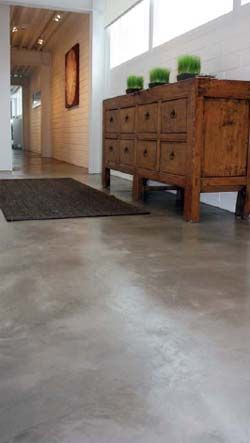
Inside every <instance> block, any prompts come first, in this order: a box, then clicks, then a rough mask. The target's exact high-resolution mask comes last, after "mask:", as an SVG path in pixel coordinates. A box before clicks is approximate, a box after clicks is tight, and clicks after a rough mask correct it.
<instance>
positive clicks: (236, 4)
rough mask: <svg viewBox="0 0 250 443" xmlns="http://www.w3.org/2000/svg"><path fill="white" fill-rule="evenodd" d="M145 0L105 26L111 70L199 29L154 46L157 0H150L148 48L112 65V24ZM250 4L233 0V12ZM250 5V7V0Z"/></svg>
mask: <svg viewBox="0 0 250 443" xmlns="http://www.w3.org/2000/svg"><path fill="white" fill-rule="evenodd" d="M142 1H143V0H138V1H137V2H136V3H135V4H133V5H132V6H131V7H130V8H128V9H126V10H125V11H124V12H123V13H122V14H120V15H119V16H118V17H117V18H116V19H115V20H113V21H112V22H110V23H108V24H107V25H106V26H105V30H106V45H105V46H106V48H107V58H106V60H107V62H106V63H107V64H106V66H107V68H108V69H109V70H113V69H116V68H119V67H120V66H122V65H123V64H125V63H128V62H129V61H131V60H133V59H135V58H137V57H140V56H142V55H143V54H146V53H147V52H149V53H150V52H151V51H154V50H157V48H159V47H160V46H161V45H164V44H167V43H168V42H170V41H172V40H174V39H176V38H180V37H181V36H183V35H185V34H186V33H188V32H193V31H195V29H197V28H193V29H190V31H186V32H184V33H183V34H181V35H178V36H176V37H173V39H170V40H166V41H164V42H162V43H160V44H158V45H155V46H154V8H155V1H157V0H149V44H148V50H147V51H144V52H142V53H140V54H138V55H136V56H133V57H131V58H130V59H128V60H126V61H124V62H122V63H120V64H119V65H116V66H114V67H111V41H110V32H109V31H110V26H112V24H114V23H115V22H116V21H118V20H119V19H121V18H122V17H123V16H124V15H126V14H127V13H128V12H129V11H131V10H132V9H133V8H135V7H136V6H138V4H140V3H141V2H142ZM169 1H174V0H169ZM187 1H188V0H187ZM247 6H248V3H246V4H242V3H241V0H233V9H232V11H231V12H232V13H233V14H242V8H244V7H247ZM249 7H250V1H249ZM220 17H223V15H222V16H219V17H218V18H220ZM214 20H216V18H215V19H213V20H212V22H213V21H214ZM210 22H211V21H209V22H207V23H210ZM205 25H206V23H204V24H202V25H200V26H205Z"/></svg>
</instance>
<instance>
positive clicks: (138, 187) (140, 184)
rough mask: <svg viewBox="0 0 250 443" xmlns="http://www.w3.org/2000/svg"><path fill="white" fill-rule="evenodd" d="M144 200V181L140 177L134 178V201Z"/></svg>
mask: <svg viewBox="0 0 250 443" xmlns="http://www.w3.org/2000/svg"><path fill="white" fill-rule="evenodd" d="M143 199H144V179H143V178H142V177H140V176H139V175H134V177H133V200H135V201H139V200H143Z"/></svg>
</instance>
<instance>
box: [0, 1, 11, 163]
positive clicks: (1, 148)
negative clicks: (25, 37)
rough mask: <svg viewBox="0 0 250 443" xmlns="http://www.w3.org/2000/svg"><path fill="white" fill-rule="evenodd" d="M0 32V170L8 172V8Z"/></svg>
mask: <svg viewBox="0 0 250 443" xmlns="http://www.w3.org/2000/svg"><path fill="white" fill-rule="evenodd" d="M0 30H1V35H0V60H1V68H0V91H1V99H0V170H2V171H4V170H5V171H8V170H11V169H12V153H11V129H10V42H9V38H10V35H9V7H8V6H1V5H0ZM3 61H4V62H3Z"/></svg>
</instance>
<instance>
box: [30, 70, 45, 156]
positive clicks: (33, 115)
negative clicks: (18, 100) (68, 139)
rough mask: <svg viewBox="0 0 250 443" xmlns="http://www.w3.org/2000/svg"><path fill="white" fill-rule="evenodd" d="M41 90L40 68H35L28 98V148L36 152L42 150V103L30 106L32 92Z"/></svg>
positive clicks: (39, 152)
mask: <svg viewBox="0 0 250 443" xmlns="http://www.w3.org/2000/svg"><path fill="white" fill-rule="evenodd" d="M40 90H41V78H40V69H36V70H35V71H34V73H33V75H32V77H31V79H30V88H29V91H30V99H29V106H30V111H29V115H30V136H29V140H30V146H29V150H30V151H32V152H35V153H36V154H41V152H42V146H41V136H42V131H41V129H42V128H41V112H42V105H41V106H38V107H37V108H33V107H32V96H33V94H34V92H38V91H40Z"/></svg>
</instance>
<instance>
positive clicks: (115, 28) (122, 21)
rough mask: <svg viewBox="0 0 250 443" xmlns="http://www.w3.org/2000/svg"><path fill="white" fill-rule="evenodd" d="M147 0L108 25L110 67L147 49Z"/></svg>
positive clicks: (148, 7) (148, 3)
mask: <svg viewBox="0 0 250 443" xmlns="http://www.w3.org/2000/svg"><path fill="white" fill-rule="evenodd" d="M149 10H150V2H149V0H143V1H141V2H140V3H139V4H138V5H136V6H135V7H134V8H132V9H131V10H130V11H128V12H127V13H126V14H124V15H123V16H122V17H121V18H119V19H118V20H116V22H114V23H113V24H112V25H110V27H109V31H110V67H111V68H114V67H115V66H118V65H120V64H121V63H124V62H126V61H128V60H130V59H131V58H134V57H136V56H137V55H140V54H142V53H143V52H146V51H148V50H149Z"/></svg>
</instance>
